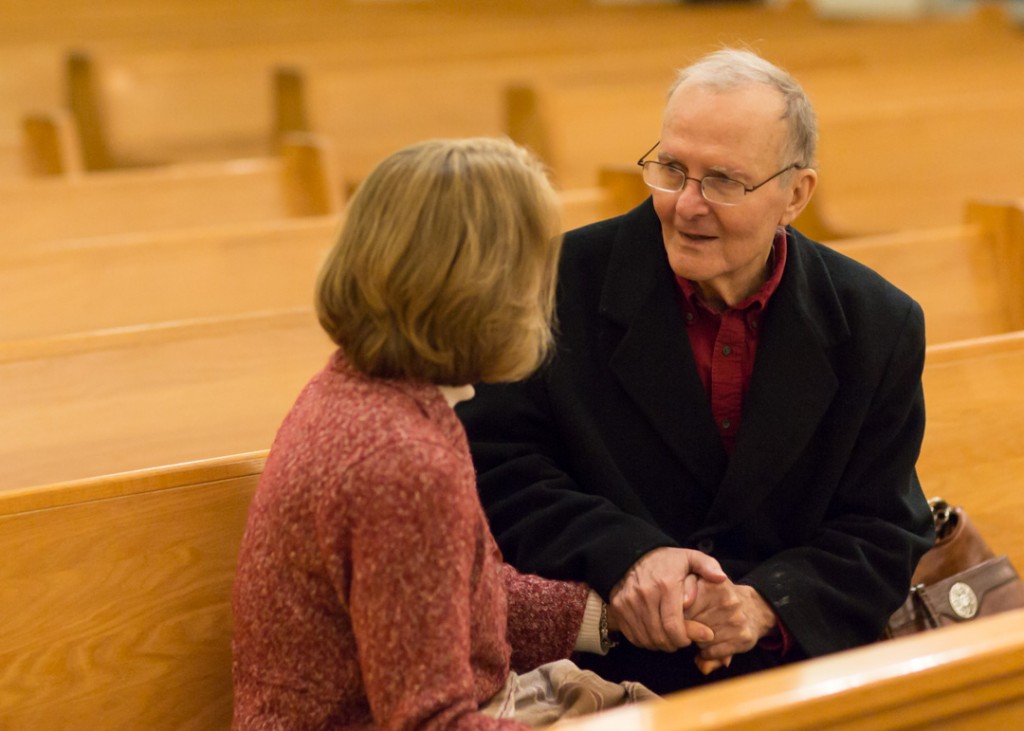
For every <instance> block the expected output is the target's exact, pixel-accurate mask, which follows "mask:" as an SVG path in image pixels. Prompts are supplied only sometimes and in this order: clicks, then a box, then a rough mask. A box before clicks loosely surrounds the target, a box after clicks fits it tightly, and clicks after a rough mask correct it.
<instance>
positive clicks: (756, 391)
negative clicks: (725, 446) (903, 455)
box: [701, 230, 849, 533]
mask: <svg viewBox="0 0 1024 731" xmlns="http://www.w3.org/2000/svg"><path fill="white" fill-rule="evenodd" d="M794 236H796V237H798V238H796V240H794ZM789 252H790V253H789V255H788V257H787V258H788V261H787V265H786V273H785V274H784V276H783V281H782V283H781V284H780V287H779V289H778V290H777V291H776V293H775V295H773V297H772V299H771V301H770V303H769V307H768V310H767V311H766V316H765V320H764V331H763V332H764V334H763V335H762V340H761V342H760V343H759V344H758V351H757V362H756V363H755V365H754V375H753V380H752V382H751V385H750V390H749V391H748V393H747V398H746V402H745V404H744V409H743V423H742V425H741V426H740V431H739V434H737V439H736V446H735V449H734V451H733V455H732V458H731V459H730V461H729V467H728V470H727V471H726V474H725V477H724V479H723V480H722V484H721V486H720V488H719V490H718V493H717V494H716V496H715V500H714V502H713V504H712V506H711V510H710V512H709V514H708V516H707V520H706V522H705V526H706V527H705V529H704V530H702V531H701V532H702V533H711V532H715V531H718V530H723V529H726V528H728V527H730V526H734V525H737V524H739V523H741V522H742V521H743V520H744V519H745V518H746V516H748V515H749V514H750V512H751V511H753V510H756V509H757V508H758V506H759V505H761V503H762V501H763V500H764V499H765V498H766V496H767V494H768V493H769V492H770V490H771V489H772V488H773V487H774V486H775V485H776V484H777V483H778V482H779V480H780V479H781V478H782V477H783V476H784V475H785V473H786V472H787V471H788V470H789V469H790V468H791V467H792V466H793V463H794V462H795V461H796V460H797V458H798V457H799V456H800V455H801V454H803V453H804V449H805V447H806V445H807V442H808V441H809V440H810V439H811V437H812V436H813V434H814V432H815V430H816V429H817V427H818V424H819V423H820V421H821V419H822V417H823V416H824V414H825V412H826V411H827V410H828V408H829V405H830V404H831V403H832V399H833V397H834V395H835V392H836V389H837V387H838V380H837V376H836V374H835V371H834V369H833V367H832V361H831V356H830V353H829V350H830V349H831V348H832V347H833V346H834V345H835V344H836V343H837V342H839V341H841V340H843V339H845V338H846V337H847V336H848V334H849V331H848V328H847V325H846V320H845V317H844V316H843V314H842V309H841V306H840V304H839V301H838V298H837V297H836V295H835V292H834V290H833V288H832V284H831V279H830V277H829V274H828V271H827V270H826V268H825V266H824V264H823V263H822V261H821V259H820V257H819V256H818V254H817V253H816V252H815V251H813V244H811V243H810V242H809V241H808V240H806V239H804V238H803V237H802V236H799V234H794V232H793V231H792V230H790V246H789Z"/></svg>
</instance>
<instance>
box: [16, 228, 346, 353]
mask: <svg viewBox="0 0 1024 731" xmlns="http://www.w3.org/2000/svg"><path fill="white" fill-rule="evenodd" d="M339 220H340V219H339V217H337V216H323V217H308V218H295V219H287V220H281V221H271V222H267V223H260V224H249V225H242V226H227V227H213V228H206V229H188V230H183V231H166V232H161V233H154V234H125V235H122V236H112V237H105V238H95V239H89V240H86V241H74V240H72V241H60V242H53V243H46V244H39V245H37V246H34V247H31V248H32V249H33V250H31V251H28V252H24V253H20V254H7V255H5V254H4V252H3V251H2V249H0V291H2V292H4V296H3V297H2V298H0V341H2V340H14V339H19V338H41V337H47V336H51V335H60V334H66V333H73V332H82V331H89V330H104V329H109V328H118V327H129V326H140V325H145V324H146V323H157V322H165V321H174V320H187V319H192V318H200V317H219V316H224V315H238V314H243V313H245V312H256V311H260V310H272V309H282V308H293V307H308V306H310V305H311V303H312V301H313V289H314V282H315V280H316V274H317V271H318V269H319V266H320V263H321V260H322V259H323V257H324V255H325V254H326V252H327V250H328V249H329V248H330V247H331V245H332V244H333V243H334V237H335V234H336V229H337V228H338V226H339ZM14 248H18V247H14ZM26 248H28V247H26Z"/></svg>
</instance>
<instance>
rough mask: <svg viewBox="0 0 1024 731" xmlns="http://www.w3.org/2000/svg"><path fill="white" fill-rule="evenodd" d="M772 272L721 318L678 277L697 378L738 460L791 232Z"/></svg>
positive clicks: (780, 237)
mask: <svg viewBox="0 0 1024 731" xmlns="http://www.w3.org/2000/svg"><path fill="white" fill-rule="evenodd" d="M773 247H774V250H775V252H774V256H773V257H771V258H770V262H771V263H770V266H772V271H771V273H770V274H769V276H768V279H767V280H766V281H765V283H764V284H762V285H761V288H760V289H758V290H757V292H755V293H754V294H752V295H751V296H750V297H747V299H745V300H743V301H742V302H740V303H739V304H737V305H736V306H735V307H729V308H728V309H726V310H724V311H722V312H719V311H717V310H716V309H715V308H713V307H711V306H710V305H708V304H707V303H706V302H704V300H703V299H701V296H700V293H699V290H698V289H697V286H696V285H695V284H694V283H693V282H691V281H689V280H688V279H684V278H683V277H676V280H677V281H678V283H679V288H680V289H681V290H682V292H683V302H682V307H683V320H684V321H685V322H686V334H687V335H688V336H689V339H690V347H691V348H692V349H693V357H694V359H695V360H696V361H697V372H698V373H699V374H700V378H701V381H703V382H704V390H705V391H707V394H708V399H709V400H710V402H711V413H712V414H713V415H714V417H715V424H716V425H717V426H718V433H719V434H720V435H721V436H722V443H723V444H724V445H725V450H726V452H727V453H728V454H730V455H731V454H732V448H733V445H734V444H735V442H736V433H737V432H738V431H739V428H740V417H741V415H742V413H743V398H744V397H745V396H746V395H747V389H748V388H749V387H750V379H751V376H752V375H753V373H754V357H755V356H756V354H757V341H758V336H759V334H760V327H761V316H762V314H763V313H764V308H765V305H767V303H768V300H769V298H770V297H771V296H772V294H773V293H774V292H775V290H776V289H777V288H778V286H779V281H780V280H781V279H782V272H783V270H784V269H785V267H786V231H785V229H780V230H779V232H778V233H777V234H776V236H775V242H774V244H773Z"/></svg>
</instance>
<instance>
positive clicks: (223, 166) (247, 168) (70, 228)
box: [0, 135, 341, 251]
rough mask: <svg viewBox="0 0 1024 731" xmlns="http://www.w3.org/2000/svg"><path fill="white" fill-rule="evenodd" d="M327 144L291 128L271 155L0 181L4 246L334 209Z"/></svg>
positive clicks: (335, 190) (336, 192)
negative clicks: (276, 152)
mask: <svg viewBox="0 0 1024 731" xmlns="http://www.w3.org/2000/svg"><path fill="white" fill-rule="evenodd" d="M325 146H326V143H325V142H324V141H323V140H321V139H318V138H316V137H314V136H311V135H305V136H298V135H295V136H292V137H290V138H289V144H288V145H287V147H286V149H285V150H284V151H283V153H282V155H280V156H275V157H268V158H254V159H247V160H233V161H228V162H220V163H196V164H191V165H172V166H166V167H159V168H146V169H138V170H117V171H111V172H97V173H87V174H83V175H78V176H71V177H64V176H62V177H47V178H34V179H27V180H19V181H9V180H5V181H0V229H3V231H4V236H5V246H4V247H2V248H3V249H4V250H6V251H10V250H11V248H12V245H13V244H17V245H30V244H31V243H33V242H38V241H49V240H56V239H67V238H85V237H90V236H104V235H111V234H119V233H130V232H139V231H166V230H169V229H175V228H188V227H203V226H215V225H224V224H231V223H246V222H250V223H252V222H257V221H274V220H279V219H282V218H287V217H297V216H309V215H330V214H336V213H338V212H339V211H340V207H341V203H340V195H341V192H340V186H339V185H338V184H337V182H336V180H335V179H334V174H333V172H332V171H333V169H334V168H333V163H332V162H330V157H329V155H328V154H327V153H326V152H325V150H324V148H325ZM8 241H10V242H13V244H7V242H8Z"/></svg>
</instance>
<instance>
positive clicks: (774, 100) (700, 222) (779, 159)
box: [652, 85, 813, 305]
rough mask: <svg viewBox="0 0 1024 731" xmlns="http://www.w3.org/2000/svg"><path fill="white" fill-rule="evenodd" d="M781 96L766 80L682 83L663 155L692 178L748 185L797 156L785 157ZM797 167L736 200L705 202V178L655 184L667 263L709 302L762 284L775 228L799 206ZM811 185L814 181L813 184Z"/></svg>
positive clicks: (740, 295) (739, 296)
mask: <svg viewBox="0 0 1024 731" xmlns="http://www.w3.org/2000/svg"><path fill="white" fill-rule="evenodd" d="M782 112H783V102H782V97H781V95H780V94H779V93H778V92H777V91H775V90H774V89H772V88H770V87H768V86H762V85H752V86H747V87H744V88H740V89H736V90H731V91H723V92H718V91H713V90H710V89H706V88H702V87H698V86H692V85H691V86H687V85H684V86H682V87H680V88H678V89H676V91H675V92H674V93H673V94H672V97H671V98H670V99H669V101H668V104H667V106H666V108H665V117H664V122H663V126H662V133H661V144H660V145H659V147H658V153H657V154H658V157H657V160H658V161H659V162H664V163H672V164H673V165H675V166H677V167H679V168H680V169H682V170H685V171H686V175H688V176H689V177H692V178H702V177H704V176H705V175H724V176H726V177H729V178H732V179H733V180H738V181H739V182H741V183H743V184H744V185H746V186H747V187H750V186H753V185H757V184H758V183H760V182H761V181H763V180H764V179H765V178H768V177H769V176H770V175H772V174H773V173H775V172H777V171H778V170H780V169H781V168H783V167H786V166H787V165H790V164H792V163H794V162H804V161H797V160H789V159H783V155H784V151H785V149H786V142H787V132H788V126H787V123H786V122H785V121H783V120H782V119H781V117H782ZM806 174H810V175H813V172H811V171H802V170H797V171H793V172H791V173H786V174H784V175H782V176H780V177H779V178H776V179H775V180H772V181H770V182H768V183H767V184H766V185H764V186H763V187H761V188H758V189H757V190H755V191H753V192H751V193H748V194H746V195H745V196H744V197H743V200H742V201H741V202H740V203H739V204H738V205H735V206H723V205H719V204H715V203H709V202H708V201H706V200H705V199H704V198H703V197H702V196H701V192H700V185H699V184H698V183H696V182H694V181H692V180H688V181H686V185H685V186H684V187H683V189H682V191H680V192H678V193H666V192H664V191H659V190H654V191H652V193H653V197H654V208H655V210H656V211H657V213H658V218H659V219H660V220H661V230H662V237H663V238H664V243H665V249H666V251H667V252H668V260H669V264H670V266H671V267H672V270H673V271H674V272H675V273H676V274H677V275H679V276H681V277H684V278H686V279H690V280H693V281H695V282H697V284H698V286H699V288H700V290H701V292H702V293H703V295H704V297H705V299H707V300H708V301H709V302H712V303H725V304H729V305H731V304H736V303H738V302H740V301H742V300H743V299H745V298H746V297H748V296H749V295H751V294H753V293H754V292H755V291H757V289H758V288H759V287H760V285H761V283H762V282H763V281H764V279H765V264H766V262H767V259H768V255H769V253H770V252H771V246H772V242H773V240H774V238H775V232H776V230H777V228H778V227H779V226H780V225H786V224H788V223H789V222H790V221H791V220H792V219H793V218H794V217H795V216H796V214H797V213H799V212H800V209H801V208H802V205H794V203H795V201H794V198H795V196H796V197H797V198H798V196H797V194H796V190H797V187H798V185H799V181H800V179H801V177H802V176H804V175H806ZM812 187H813V186H812Z"/></svg>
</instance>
